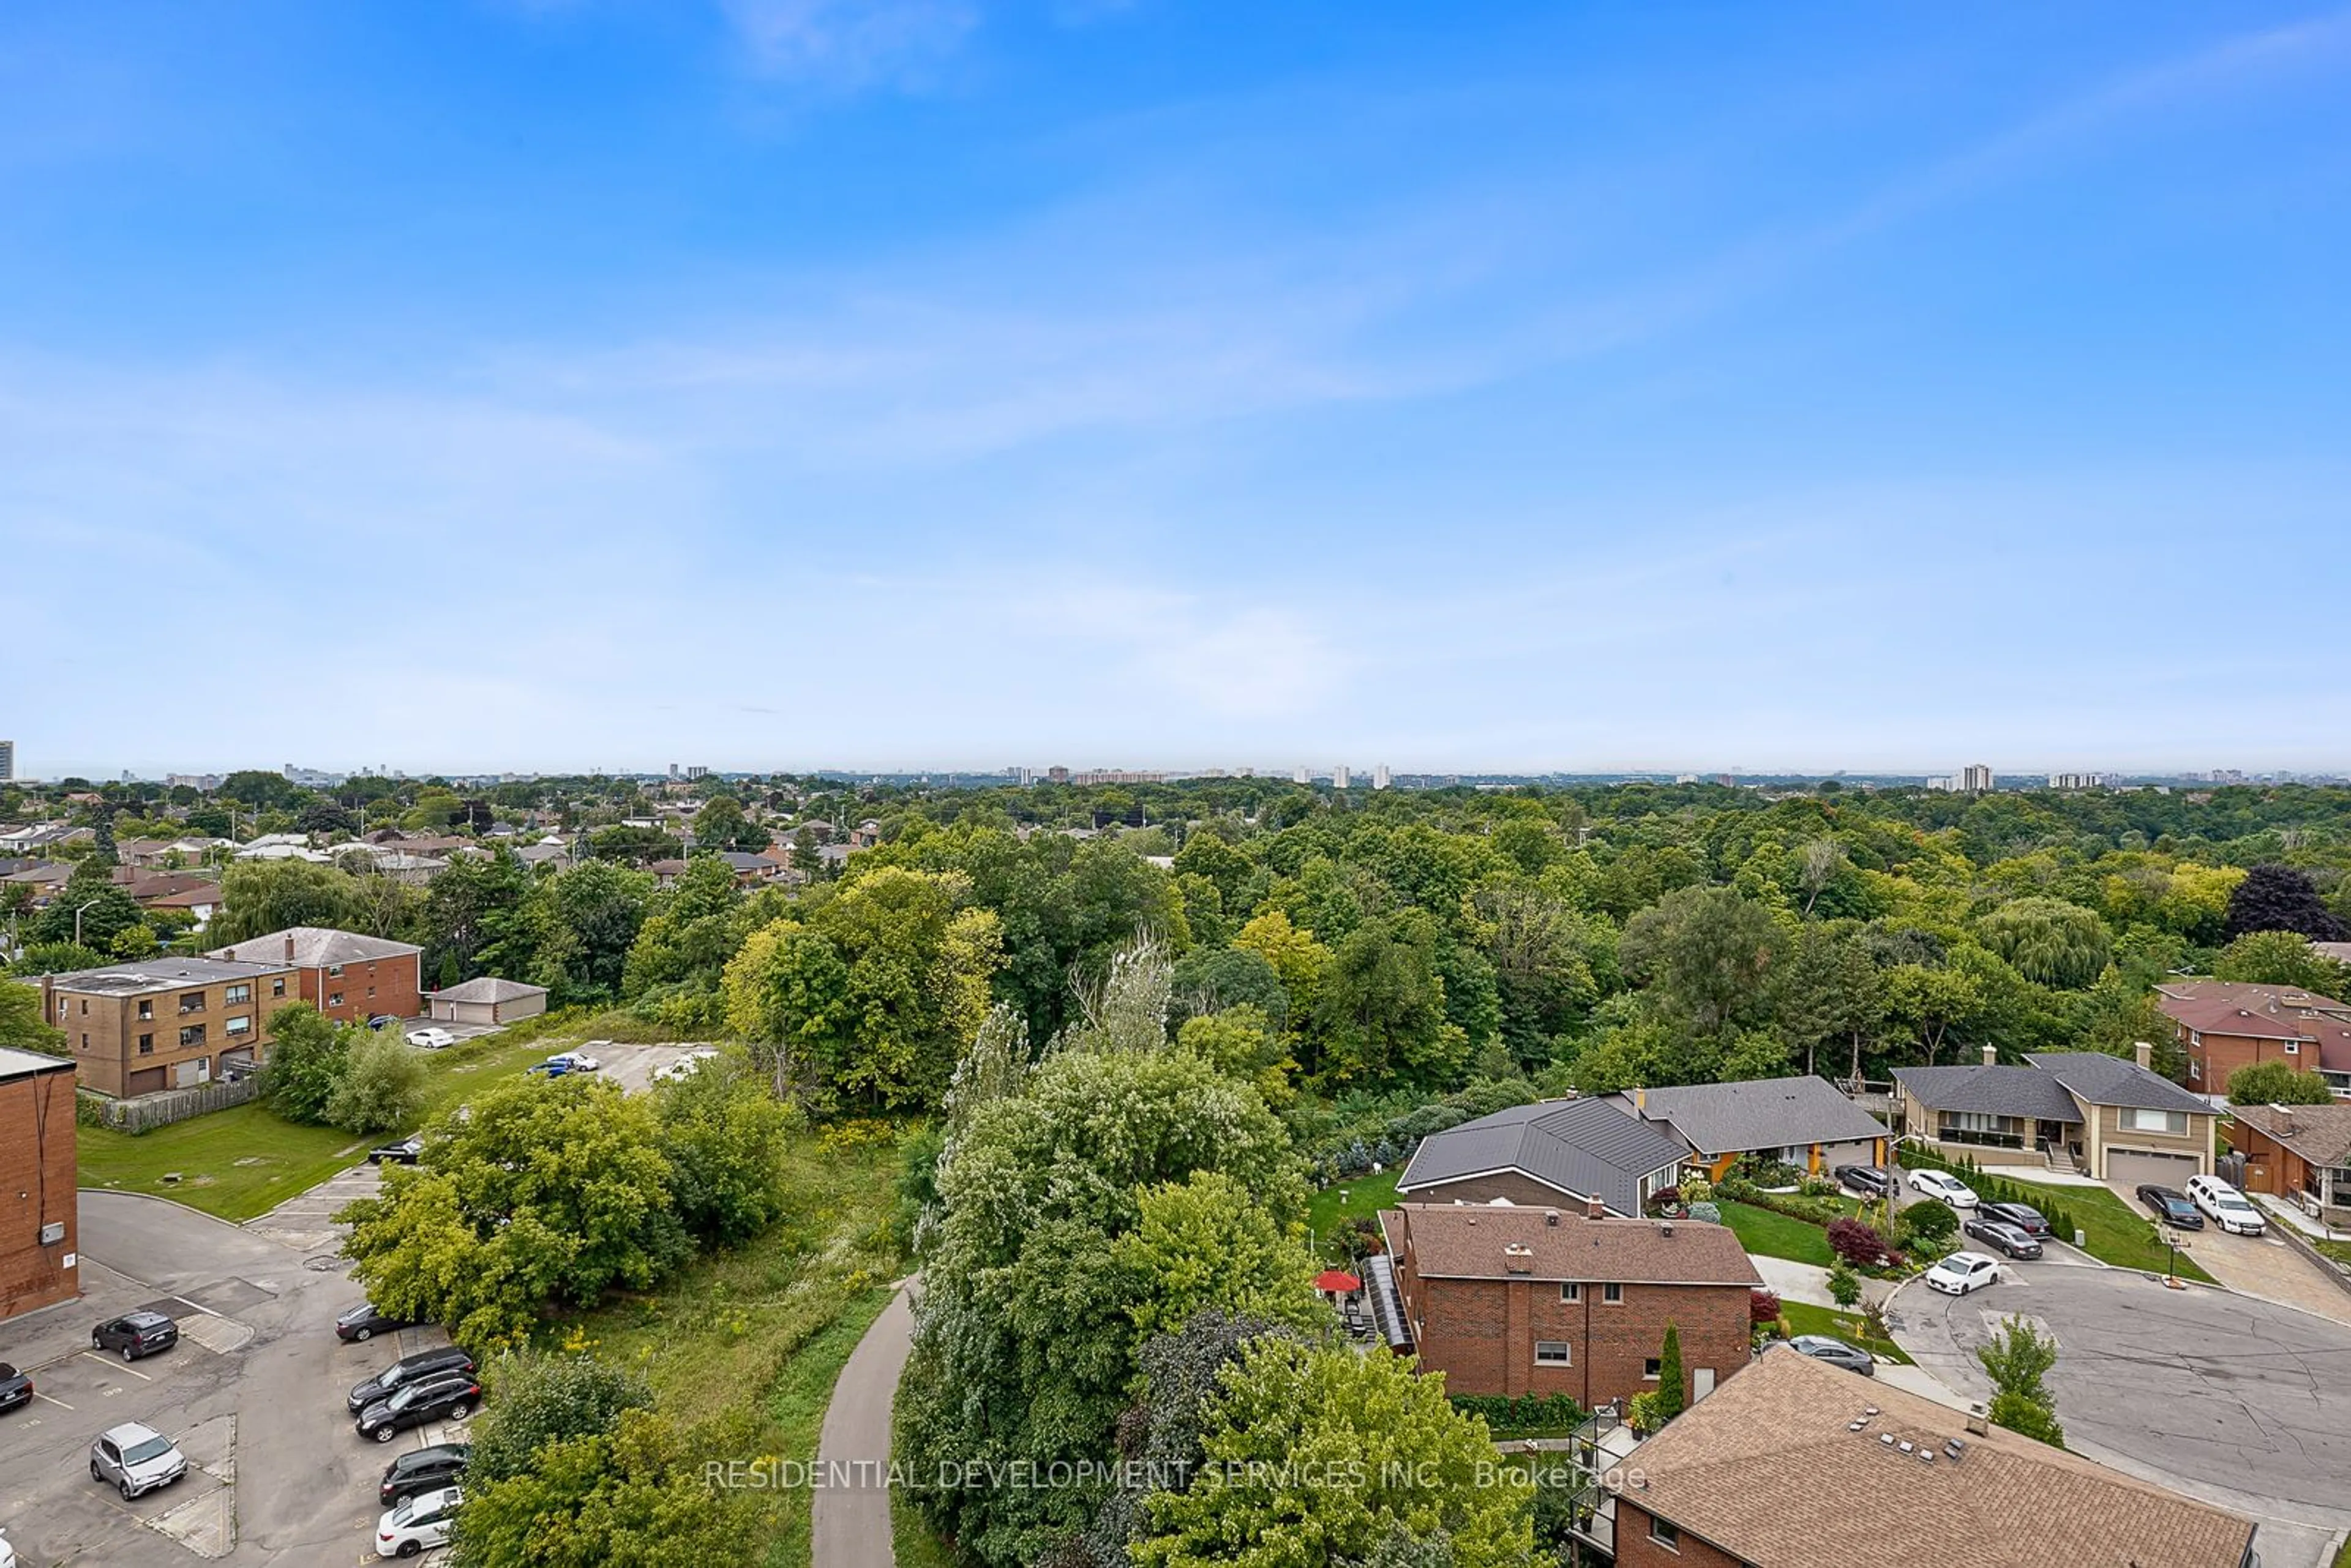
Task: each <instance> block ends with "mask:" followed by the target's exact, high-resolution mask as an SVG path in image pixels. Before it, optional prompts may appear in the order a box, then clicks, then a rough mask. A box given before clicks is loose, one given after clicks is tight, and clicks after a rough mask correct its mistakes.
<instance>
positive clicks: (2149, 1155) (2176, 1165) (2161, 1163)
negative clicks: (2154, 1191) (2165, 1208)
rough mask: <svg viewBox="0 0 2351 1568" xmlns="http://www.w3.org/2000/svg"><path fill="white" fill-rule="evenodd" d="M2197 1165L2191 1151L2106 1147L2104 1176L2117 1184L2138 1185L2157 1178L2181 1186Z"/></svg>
mask: <svg viewBox="0 0 2351 1568" xmlns="http://www.w3.org/2000/svg"><path fill="white" fill-rule="evenodd" d="M2198 1169H2199V1166H2197V1163H2196V1156H2195V1155H2164V1154H2158V1153H2157V1152H2156V1151H2155V1150H2153V1149H2108V1150H2107V1151H2106V1179H2107V1180H2108V1181H2110V1182H2114V1183H2116V1184H2117V1185H2125V1184H2126V1185H2128V1186H2138V1185H2139V1184H2140V1183H2141V1182H2156V1183H2158V1184H2160V1185H2161V1186H2168V1187H2184V1186H2187V1185H2188V1178H2189V1176H2194V1175H2195V1174H2196V1172H2197V1170H2198Z"/></svg>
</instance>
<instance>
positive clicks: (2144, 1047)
mask: <svg viewBox="0 0 2351 1568" xmlns="http://www.w3.org/2000/svg"><path fill="white" fill-rule="evenodd" d="M2131 1059H2132V1060H2133V1061H2137V1063H2138V1065H2139V1071H2142V1072H2146V1071H2153V1070H2154V1065H2155V1047H2153V1046H2152V1045H2149V1044H2148V1043H2147V1041H2145V1040H2140V1041H2139V1042H2138V1043H2137V1044H2136V1045H2134V1046H2132V1047H2131Z"/></svg>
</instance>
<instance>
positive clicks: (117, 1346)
mask: <svg viewBox="0 0 2351 1568" xmlns="http://www.w3.org/2000/svg"><path fill="white" fill-rule="evenodd" d="M177 1343H180V1325H179V1324H177V1323H175V1322H172V1320H171V1319H169V1318H167V1317H165V1316H164V1315H163V1314H162V1313H161V1312H126V1313H124V1314H123V1315H122V1316H120V1317H119V1318H109V1319H107V1320H106V1321H105V1322H102V1323H100V1324H99V1325H98V1326H97V1327H96V1328H94V1329H92V1330H90V1331H89V1348H90V1349H92V1350H119V1351H120V1352H121V1353H122V1359H123V1360H125V1361H137V1360H138V1359H139V1358H140V1357H141V1356H142V1355H152V1354H155V1353H156V1352H157V1351H159V1350H169V1349H171V1348H172V1346H173V1345H175V1344H177Z"/></svg>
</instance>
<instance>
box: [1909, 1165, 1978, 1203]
mask: <svg viewBox="0 0 2351 1568" xmlns="http://www.w3.org/2000/svg"><path fill="white" fill-rule="evenodd" d="M1910 1190H1911V1191H1912V1192H1923V1193H1925V1194H1926V1195H1927V1196H1928V1197H1931V1198H1937V1199H1939V1200H1940V1201H1942V1202H1944V1203H1948V1204H1949V1205H1950V1206H1951V1207H1953V1208H1973V1207H1975V1206H1976V1189H1975V1188H1973V1187H1971V1186H1969V1185H1968V1184H1967V1183H1965V1182H1963V1181H1961V1180H1960V1179H1959V1177H1957V1176H1952V1175H1951V1174H1949V1172H1947V1171H1912V1172H1911V1173H1910Z"/></svg>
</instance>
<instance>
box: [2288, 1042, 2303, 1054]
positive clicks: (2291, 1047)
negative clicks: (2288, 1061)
mask: <svg viewBox="0 0 2351 1568" xmlns="http://www.w3.org/2000/svg"><path fill="white" fill-rule="evenodd" d="M2285 1053H2286V1054H2287V1055H2288V1056H2300V1055H2301V1054H2302V1041H2300V1040H2287V1041H2286V1042H2285Z"/></svg>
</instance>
